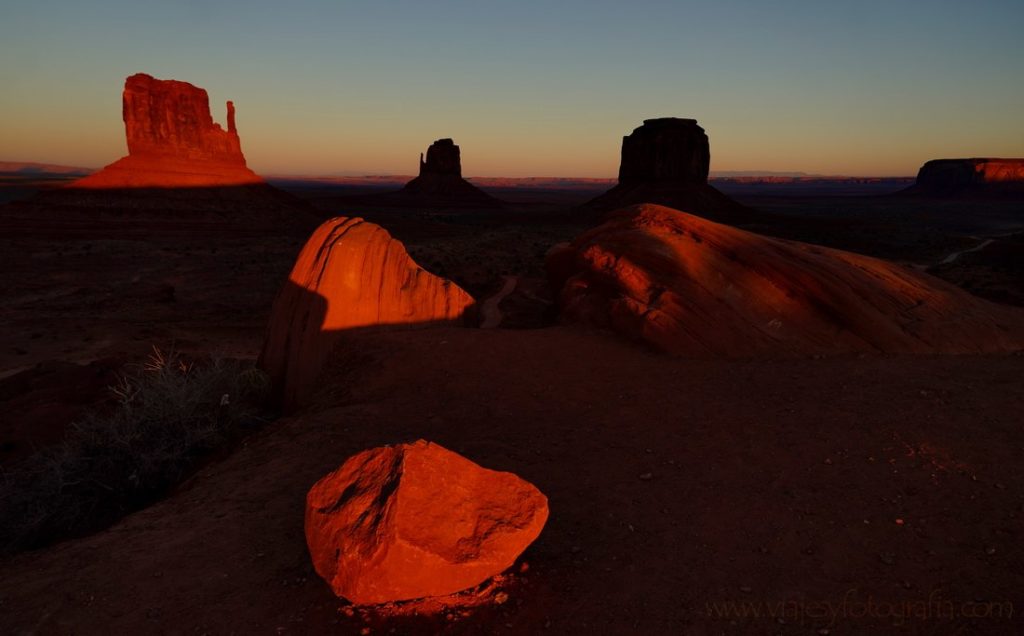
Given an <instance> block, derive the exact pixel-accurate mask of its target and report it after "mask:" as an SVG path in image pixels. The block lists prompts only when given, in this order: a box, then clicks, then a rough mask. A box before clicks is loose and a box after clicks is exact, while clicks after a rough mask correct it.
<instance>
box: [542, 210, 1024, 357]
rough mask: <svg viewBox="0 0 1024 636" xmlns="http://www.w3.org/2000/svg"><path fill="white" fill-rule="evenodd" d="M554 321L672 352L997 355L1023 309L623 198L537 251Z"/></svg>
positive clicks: (887, 266) (877, 264)
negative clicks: (551, 293)
mask: <svg viewBox="0 0 1024 636" xmlns="http://www.w3.org/2000/svg"><path fill="white" fill-rule="evenodd" d="M548 270H549V274H550V276H551V278H552V282H553V285H554V286H555V288H556V289H560V290H561V292H560V298H559V304H560V308H561V316H562V318H563V320H565V321H567V322H584V323H592V324H598V325H602V326H609V327H611V328H613V329H614V330H616V331H618V332H620V333H622V334H624V335H626V336H628V337H630V338H634V339H638V340H643V341H646V342H648V343H650V344H651V345H653V346H655V347H657V348H658V349H661V350H664V351H669V352H672V353H677V354H682V355H697V356H700V355H713V356H720V355H724V356H751V355H758V354H770V355H778V354H787V353H788V354H797V355H805V354H832V353H846V352H860V351H875V352H921V353H926V352H949V353H960V352H963V353H967V352H983V351H1011V350H1018V349H1021V348H1024V312H1022V311H1020V310H1015V309H1011V308H1008V307H1003V306H1000V305H995V304H993V303H989V302H987V301H983V300H981V299H978V298H976V297H974V296H971V295H970V294H968V293H966V292H964V291H963V290H961V289H959V288H957V287H954V286H952V285H949V284H947V283H945V282H943V281H940V280H938V279H936V278H933V277H931V276H928V275H926V274H923V273H921V272H917V271H915V270H911V269H907V268H904V267H900V266H898V265H895V264H893V263H889V262H886V261H882V260H879V259H874V258H869V257H867V256H860V255H858V254H852V253H849V252H843V251H840V250H834V249H828V248H824V247H819V246H815V245H809V244H805V243H798V242H795V241H785V240H781V239H774V238H768V237H765V236H760V235H757V234H753V233H750V232H745V231H743V230H739V229H737V228H734V227H730V226H727V225H721V224H718V223H713V222H711V221H708V220H706V219H702V218H699V217H696V216H693V215H690V214H685V213H683V212H679V211H677V210H672V209H669V208H665V207H661V206H655V205H637V206H631V207H628V208H625V209H622V210H618V211H616V212H613V213H612V214H610V215H609V216H608V218H607V221H606V222H605V223H604V224H603V225H601V226H599V227H597V228H595V229H593V230H591V231H589V232H587V233H585V234H583V235H582V236H580V237H579V238H577V239H576V240H575V241H574V242H573V243H572V244H571V245H561V246H558V247H557V248H555V249H552V250H551V251H550V252H549V254H548Z"/></svg>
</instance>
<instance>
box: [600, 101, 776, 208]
mask: <svg viewBox="0 0 1024 636" xmlns="http://www.w3.org/2000/svg"><path fill="white" fill-rule="evenodd" d="M710 166H711V146H710V144H709V142H708V136H707V134H706V133H705V132H704V129H703V128H701V127H700V126H698V125H697V120H696V119H682V118H679V117H662V118H658V119H645V120H644V124H643V125H642V126H639V127H637V128H636V129H634V130H633V132H632V133H630V134H629V135H626V136H625V137H623V138H622V159H621V161H620V162H619V182H618V184H617V185H616V186H615V187H614V188H612V189H611V190H609V191H607V192H605V193H604V194H602V195H601V196H599V197H597V198H595V199H591V200H590V201H588V202H587V203H585V204H584V205H583V209H589V210H592V211H594V212H606V211H609V210H615V209H618V208H621V207H624V206H626V205H631V204H636V203H655V204H659V205H665V206H669V207H673V208H677V209H685V210H688V211H690V212H692V213H693V214H696V215H699V216H703V217H705V218H708V219H712V220H715V221H718V222H720V223H730V224H743V223H750V222H752V221H756V220H758V215H757V213H756V212H754V211H753V210H751V209H749V208H747V207H745V206H743V205H740V204H739V203H737V202H736V201H733V200H732V199H730V198H729V197H727V196H726V195H724V194H722V193H721V192H719V191H718V190H716V189H715V188H714V187H712V186H710V185H708V169H709V168H710Z"/></svg>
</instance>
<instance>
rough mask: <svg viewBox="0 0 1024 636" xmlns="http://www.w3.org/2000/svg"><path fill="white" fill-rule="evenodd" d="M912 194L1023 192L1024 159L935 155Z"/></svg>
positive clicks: (921, 171) (925, 165) (922, 172)
mask: <svg viewBox="0 0 1024 636" xmlns="http://www.w3.org/2000/svg"><path fill="white" fill-rule="evenodd" d="M907 192H909V193H913V194H924V195H935V196H956V195H970V194H981V195H984V194H1024V159H977V158H975V159H935V160H932V161H929V162H927V163H925V164H924V165H923V166H921V170H919V171H918V173H917V182H916V183H915V184H914V185H913V186H912V187H911V188H909V189H908V190H907Z"/></svg>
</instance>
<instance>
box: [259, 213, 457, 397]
mask: <svg viewBox="0 0 1024 636" xmlns="http://www.w3.org/2000/svg"><path fill="white" fill-rule="evenodd" d="M474 305H475V301H474V300H473V298H472V296H470V295H469V294H468V293H466V292H465V291H463V290H462V289H461V288H460V287H459V286H458V285H456V284H455V283H453V282H451V281H449V280H447V279H444V278H441V277H439V276H435V275H433V274H431V273H429V272H427V271H425V270H423V269H422V268H420V266H419V265H417V264H416V262H415V261H413V260H412V258H411V257H410V256H409V254H408V252H406V250H405V246H403V245H402V243H401V242H399V241H397V240H395V239H393V238H391V235H390V234H388V232H387V230H385V229H384V228H382V227H380V226H379V225H374V224H373V223H367V222H366V221H364V220H363V219H360V218H345V217H336V218H333V219H330V220H328V221H326V222H325V223H323V224H322V225H321V226H320V227H319V228H317V229H316V231H315V232H314V233H313V235H312V236H311V237H310V238H309V240H308V241H307V242H306V244H305V246H304V247H303V248H302V251H301V252H300V253H299V257H298V259H297V260H296V262H295V266H294V267H293V268H292V271H291V275H290V276H289V278H288V281H287V282H286V283H285V285H284V287H283V288H282V289H281V291H280V292H278V295H277V298H276V299H275V300H274V304H273V307H272V309H271V313H270V324H269V326H268V327H267V334H266V338H265V340H264V343H263V351H262V353H261V354H260V361H259V364H260V366H261V367H262V368H263V369H264V370H265V371H266V372H267V373H268V375H269V376H270V379H271V383H272V385H273V387H274V391H275V394H276V397H277V399H278V401H279V402H280V403H281V404H282V405H283V406H284V407H285V408H289V409H290V408H294V407H296V406H299V405H301V404H302V403H303V402H304V401H305V399H306V398H307V397H308V396H310V395H311V394H312V392H313V389H314V388H315V382H316V379H317V377H318V376H319V374H320V372H321V370H322V369H323V367H324V365H325V363H326V361H327V359H328V358H329V357H330V355H331V352H332V351H333V349H334V348H335V347H336V346H337V345H338V343H339V342H340V341H341V339H342V338H343V337H344V332H345V331H346V330H350V329H357V328H364V327H379V326H384V325H391V326H405V327H409V326H415V325H422V324H435V325H436V324H462V323H464V322H466V321H469V320H471V319H472V316H473V313H472V310H473V307H474Z"/></svg>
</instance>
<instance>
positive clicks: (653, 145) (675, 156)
mask: <svg viewBox="0 0 1024 636" xmlns="http://www.w3.org/2000/svg"><path fill="white" fill-rule="evenodd" d="M710 166H711V149H710V146H709V144H708V136H707V134H706V133H705V132H704V129H703V128H701V127H700V126H698V125H697V120H696V119H681V118H678V117H662V118H659V119H645V120H644V125H643V126H640V127H638V128H636V129H635V130H633V132H632V134H629V135H627V136H625V137H623V138H622V162H621V163H620V164H619V183H620V184H624V185H633V184H639V183H645V182H658V181H668V182H676V183H693V184H706V183H707V182H708V170H709V168H710Z"/></svg>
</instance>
